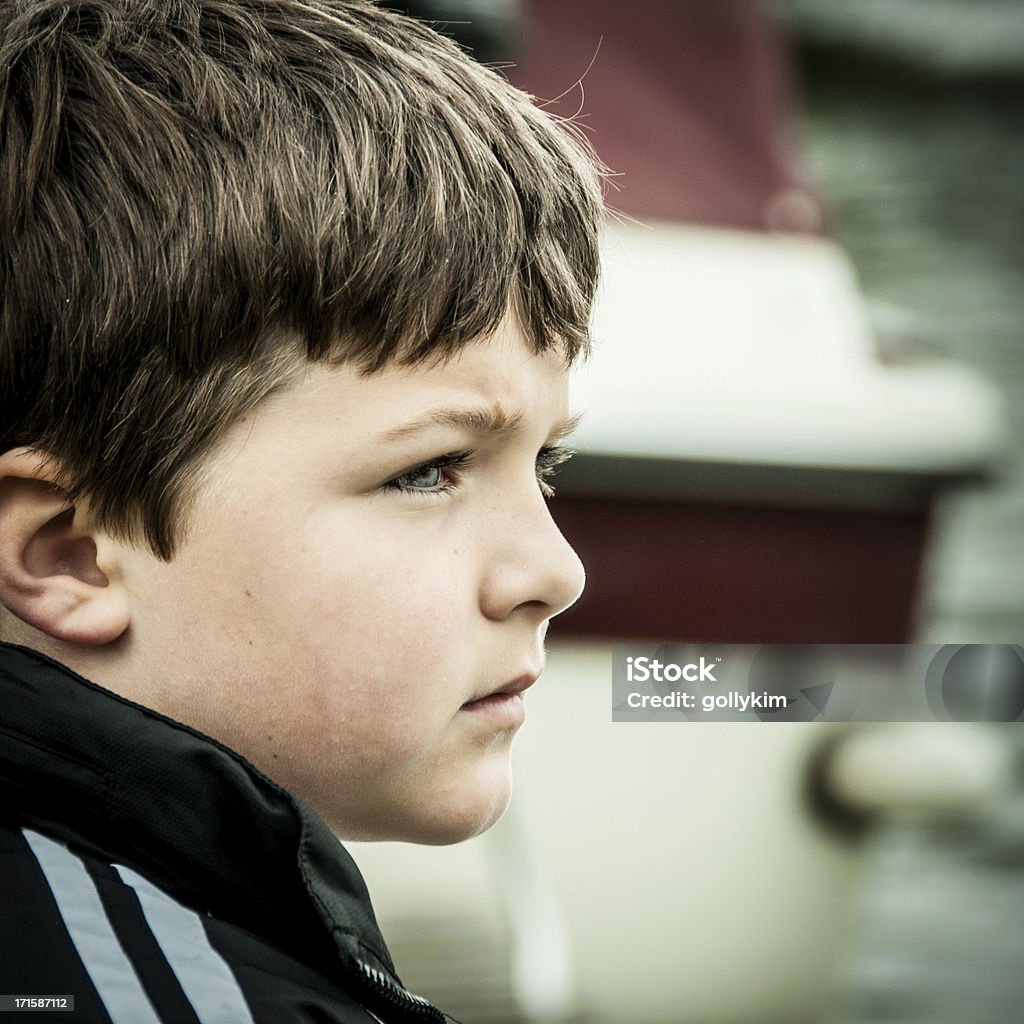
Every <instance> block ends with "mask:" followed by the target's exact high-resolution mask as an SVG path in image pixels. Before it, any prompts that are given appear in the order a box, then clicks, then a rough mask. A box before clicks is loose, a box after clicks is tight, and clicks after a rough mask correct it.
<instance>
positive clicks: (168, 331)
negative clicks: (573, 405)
mask: <svg viewBox="0 0 1024 1024" xmlns="http://www.w3.org/2000/svg"><path fill="white" fill-rule="evenodd" d="M600 209H601V200H600V191H599V188H598V174H597V172H596V171H595V163H594V161H593V160H592V158H591V156H590V155H588V151H587V149H586V146H585V145H581V144H580V141H579V138H578V137H576V136H575V135H573V134H568V133H566V132H565V131H564V130H562V129H561V128H560V127H559V126H556V125H555V124H553V122H552V119H551V118H549V117H548V116H547V115H545V114H544V113H543V112H541V111H539V110H538V109H537V108H536V107H535V106H534V105H533V104H532V103H531V102H530V99H529V97H527V96H526V95H524V94H523V93H521V92H519V91H518V90H516V89H514V88H513V87H512V86H511V85H509V84H508V82H506V81H505V80H504V79H503V78H502V77H501V76H500V75H498V74H497V73H495V72H494V71H491V70H489V69H487V68H485V67H483V66H481V65H479V64H477V63H475V62H474V61H473V60H472V59H471V58H469V57H468V56H467V55H466V54H464V53H463V52H462V51H460V50H459V49H458V48H457V47H456V46H455V45H454V44H453V43H451V42H450V41H448V40H446V39H445V38H443V37H442V36H440V35H439V34H437V33H435V32H434V31H433V30H431V29H429V28H427V27H426V26H424V25H422V24H420V23H418V22H415V21H413V20H411V19H408V18H405V17H402V16H400V15H397V14H394V13H392V12H390V11H386V10H384V9H381V8H378V7H376V6H374V5H373V4H371V3H369V2H365V0H8V2H7V3H5V4H0V452H2V451H6V450H8V449H10V448H12V447H16V446H20V445H27V446H30V447H32V448H34V449H38V450H40V451H44V452H47V453H48V454H50V455H52V456H53V457H54V458H55V459H56V460H57V463H58V465H59V466H60V467H61V468H62V474H63V479H62V484H63V485H64V486H65V487H66V489H67V491H68V492H69V494H70V496H71V498H72V500H74V499H76V498H78V497H79V496H82V495H85V496H87V497H88V498H89V501H90V503H91V507H92V508H93V510H94V512H95V513H96V515H97V517H98V519H99V521H100V523H101V524H102V525H104V526H105V527H106V528H107V529H109V530H111V531H112V532H114V533H116V534H118V535H120V536H123V537H126V538H136V537H137V536H141V537H143V538H144V539H145V540H146V541H147V542H148V543H149V545H150V546H151V548H152V549H153V551H154V552H156V553H157V554H158V555H160V556H161V557H163V558H170V557H171V556H172V555H173V551H174V545H175V539H176V537H177V535H178V532H179V529H180V527H181V525H182V523H181V520H182V517H183V507H184V506H185V505H186V504H187V499H188V496H189V484H190V481H191V479H192V476H193V474H192V472H191V468H192V467H194V465H195V462H196V459H197V457H198V456H199V455H201V454H202V453H203V452H205V451H207V450H208V449H209V448H210V446H211V445H212V444H213V443H214V442H215V441H216V439H217V438H218V436H219V435H220V434H221V432H222V431H223V430H224V428H225V427H226V426H227V425H228V424H229V423H231V422H232V421H234V420H235V419H236V418H237V417H238V416H240V415H241V414H242V413H244V412H245V411H246V410H248V409H250V408H252V407H253V406H254V405H255V404H256V403H257V402H259V401H260V400H261V399H262V398H263V397H265V396H266V395H267V394H269V393H271V392H272V391H274V390H275V389H278V388H280V387H281V386H283V385H284V384H286V383H287V382H288V381H289V380H290V379H291V377H290V373H291V371H290V370H289V367H290V366H291V367H292V368H294V366H295V365H296V364H298V365H301V362H302V360H303V359H307V360H326V359H331V360H351V361H354V362H355V363H356V364H357V365H359V366H360V367H361V368H362V369H363V370H364V371H365V372H368V373H370V372H373V371H374V370H377V369H379V368H381V367H382V366H384V365H386V364H388V363H389V362H392V361H395V360H397V361H402V362H413V363H414V362H417V361H422V360H426V359H431V358H443V357H445V356H447V355H450V354H452V353H454V352H455V351H457V350H458V348H459V347H460V346H462V345H463V344H465V343H467V342H468V341H471V340H472V339H474V338H477V337H480V336H483V335H485V334H487V333H488V332H489V331H491V330H493V329H494V328H495V327H496V326H497V325H498V323H499V322H500V321H501V320H502V318H503V317H504V316H505V315H506V313H507V312H508V310H509V309H510V308H512V309H514V310H515V311H516V313H517V314H518V316H519V319H520V321H521V323H522V326H523V328H524V330H525V331H526V334H527V336H528V338H529V339H530V340H531V342H532V344H533V345H534V347H535V348H536V349H537V350H538V351H540V350H543V349H546V348H549V347H551V346H559V347H560V348H561V349H562V350H563V351H564V352H565V354H566V357H567V359H570V360H571V359H573V358H575V356H576V355H577V353H578V352H580V351H581V350H584V349H585V348H586V346H587V344H588V342H587V331H588V319H589V315H590V310H591V305H592V302H593V298H594V293H595V288H596V280H597V272H598V252H597V234H598V225H599V217H600ZM296 356H298V357H299V358H296ZM291 375H292V376H293V375H294V374H293V373H291Z"/></svg>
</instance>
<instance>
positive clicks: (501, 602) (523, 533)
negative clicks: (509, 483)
mask: <svg viewBox="0 0 1024 1024" xmlns="http://www.w3.org/2000/svg"><path fill="white" fill-rule="evenodd" d="M510 511H511V510H510ZM491 541H492V545H493V548H492V556H491V558H490V560H489V563H488V566H487V569H486V571H485V573H484V577H483V580H482V584H481V592H480V608H481V611H482V612H483V613H484V615H485V616H486V617H487V618H489V619H493V620H495V621H500V620H503V619H507V618H508V617H509V616H510V615H512V614H513V613H515V612H517V611H521V612H525V613H527V614H529V615H532V616H534V617H536V619H537V621H538V623H540V622H543V621H546V620H547V619H550V618H552V617H553V616H555V615H558V613H559V612H563V611H565V609H566V608H568V607H570V605H572V604H574V603H575V602H576V600H577V599H578V598H579V596H580V594H582V593H583V587H584V584H585V582H586V574H585V573H584V570H583V563H582V562H581V561H580V559H579V556H578V555H577V554H576V552H575V551H574V550H573V549H572V547H571V546H570V544H569V542H568V541H567V540H566V539H565V537H563V536H562V534H561V531H560V530H559V529H558V527H557V526H556V525H555V521H554V519H552V517H551V511H550V509H549V508H548V505H547V502H546V501H545V500H544V498H543V497H542V496H541V495H540V494H539V493H538V492H534V495H533V498H532V500H531V501H530V502H529V503H528V505H525V506H519V508H518V510H517V511H516V512H514V513H513V514H511V515H508V516H507V517H505V516H503V517H502V521H501V522H500V523H492V533H491Z"/></svg>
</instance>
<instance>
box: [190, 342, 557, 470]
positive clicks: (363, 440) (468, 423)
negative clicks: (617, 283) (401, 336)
mask: <svg viewBox="0 0 1024 1024" xmlns="http://www.w3.org/2000/svg"><path fill="white" fill-rule="evenodd" d="M568 378H569V370H568V368H567V366H566V364H565V360H564V358H562V355H561V353H559V352H556V351H554V350H550V351H546V352H541V353H537V352H535V351H534V349H533V347H532V346H531V345H529V344H528V343H527V341H526V340H525V338H524V337H523V335H522V333H521V331H519V330H518V329H517V328H516V327H514V326H512V325H511V324H508V325H505V326H503V327H502V328H501V329H499V330H498V331H497V332H495V334H493V335H491V336H489V337H487V338H485V339H482V340H479V341H474V342H471V343H469V344H467V345H466V346H464V347H463V348H462V349H460V350H459V351H458V352H457V353H456V354H455V355H454V356H451V357H449V358H447V359H445V360H444V361H441V362H434V363H430V364H426V365H415V366H408V365H403V364H397V363H390V364H388V365H386V366H384V367H383V368H382V369H380V370H377V371H375V372H373V373H369V374H367V373H364V372H361V371H360V370H359V369H358V368H357V367H355V366H353V365H351V364H342V365H327V364H324V363H307V364H305V365H304V367H303V368H302V370H301V372H300V373H299V374H298V375H297V378H296V379H294V380H293V381H292V382H291V383H290V384H289V385H288V386H286V387H284V388H282V389H281V390H279V391H278V392H276V393H275V394H273V395H272V396H270V397H269V398H267V399H266V400H264V402H263V403H261V405H260V406H259V407H257V408H256V409H255V410H254V411H253V412H252V413H250V414H248V415H246V416H244V417H242V418H241V419H240V420H239V421H238V422H236V423H235V424H233V426H232V427H231V428H229V429H228V431H227V432H226V434H225V436H224V438H223V439H222V443H221V444H220V445H219V446H218V450H217V451H216V452H215V453H213V457H212V459H211V462H210V468H211V469H213V468H214V467H215V466H216V465H218V464H223V463H224V462H225V461H228V462H231V461H234V460H236V459H237V458H238V457H239V456H240V455H241V453H242V451H243V450H244V451H247V452H250V453H251V452H252V451H253V450H254V448H255V449H267V448H276V449H283V450H285V451H288V450H289V449H291V450H292V454H293V455H294V456H295V457H296V458H299V457H305V456H307V455H308V454H309V450H310V449H316V448H317V447H318V446H322V447H329V448H330V449H331V450H332V451H338V450H342V449H354V448H358V447H361V446H365V445H367V444H374V445H380V446H384V445H393V446H396V447H397V446H401V445H402V444H403V443H406V442H410V441H412V440H414V439H415V438H417V437H421V436H430V435H431V434H434V433H440V432H443V431H445V430H446V429H447V430H448V431H449V432H451V431H453V430H456V431H461V432H462V433H466V434H474V435H483V434H489V435H495V436H513V435H516V434H533V433H538V434H540V433H543V434H545V435H546V434H550V433H564V432H565V430H566V428H567V426H568V421H567V412H568Z"/></svg>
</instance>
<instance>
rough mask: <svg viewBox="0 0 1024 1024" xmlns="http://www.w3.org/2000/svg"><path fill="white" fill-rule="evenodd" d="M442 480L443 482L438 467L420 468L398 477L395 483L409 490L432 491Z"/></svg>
mask: <svg viewBox="0 0 1024 1024" xmlns="http://www.w3.org/2000/svg"><path fill="white" fill-rule="evenodd" d="M442 480H444V475H443V474H442V473H441V467H440V466H421V467H420V468H419V469H414V470H413V471H412V472H411V473H406V474H405V475H404V476H400V477H399V478H398V481H396V483H397V482H401V484H402V486H403V487H407V488H409V489H410V490H415V491H420V490H422V491H432V490H433V489H434V488H435V487H437V486H438V484H440V483H441V481H442Z"/></svg>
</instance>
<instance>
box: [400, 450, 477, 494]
mask: <svg viewBox="0 0 1024 1024" xmlns="http://www.w3.org/2000/svg"><path fill="white" fill-rule="evenodd" d="M469 456H470V453H469V452H452V453H451V454H449V455H441V456H438V458H436V459H431V460H430V461H429V462H424V463H422V464H421V465H419V466H413V468H412V469H410V470H408V471H407V472H405V473H402V474H401V475H400V476H396V477H394V478H393V479H391V480H389V481H388V482H387V483H386V484H385V485H384V486H385V488H387V489H388V490H393V491H405V492H406V493H407V494H444V493H446V492H447V491H451V490H453V489H454V487H455V484H456V482H457V481H458V476H459V471H460V470H462V469H464V468H465V467H466V465H467V464H468V462H469Z"/></svg>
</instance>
